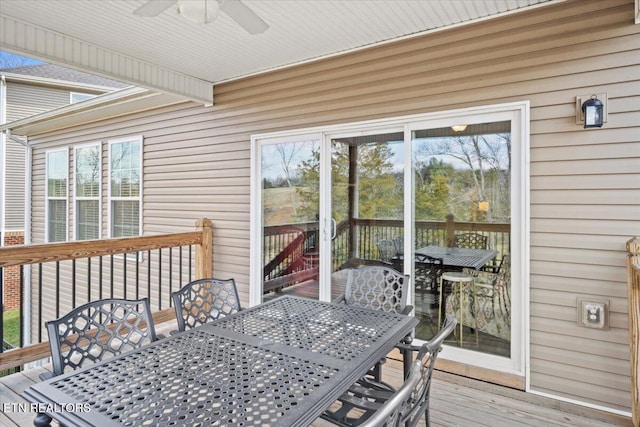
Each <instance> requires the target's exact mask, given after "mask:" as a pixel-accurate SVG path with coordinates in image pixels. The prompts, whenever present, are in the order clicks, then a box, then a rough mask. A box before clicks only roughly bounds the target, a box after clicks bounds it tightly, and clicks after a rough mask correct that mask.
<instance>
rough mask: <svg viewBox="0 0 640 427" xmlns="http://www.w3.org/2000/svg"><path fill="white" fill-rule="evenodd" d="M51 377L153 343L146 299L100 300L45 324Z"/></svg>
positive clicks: (150, 319) (149, 313)
mask: <svg viewBox="0 0 640 427" xmlns="http://www.w3.org/2000/svg"><path fill="white" fill-rule="evenodd" d="M46 326H47V332H48V333H49V347H50V349H51V361H52V363H53V373H48V372H47V373H45V374H42V375H41V378H42V379H48V378H51V377H53V376H57V375H60V374H62V373H64V371H65V370H66V369H67V368H68V369H70V370H74V369H78V368H81V367H82V366H84V365H85V364H87V363H94V362H98V361H101V360H103V359H106V358H108V357H113V356H117V355H119V354H121V353H124V352H126V351H129V350H133V349H136V348H140V347H142V346H143V345H145V344H148V343H151V342H153V341H156V340H157V339H158V337H157V336H156V332H155V327H154V324H153V318H152V317H151V309H150V305H149V299H148V298H142V299H138V300H125V299H102V300H99V301H93V302H89V303H87V304H84V305H81V306H79V307H76V308H75V309H73V310H71V311H70V312H69V313H68V314H66V315H64V316H62V317H61V318H59V319H56V320H51V321H49V322H47V323H46Z"/></svg>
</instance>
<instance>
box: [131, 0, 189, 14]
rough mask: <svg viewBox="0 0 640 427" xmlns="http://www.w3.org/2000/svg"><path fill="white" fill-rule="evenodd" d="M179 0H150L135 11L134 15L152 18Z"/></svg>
mask: <svg viewBox="0 0 640 427" xmlns="http://www.w3.org/2000/svg"><path fill="white" fill-rule="evenodd" d="M177 2H178V0H149V1H147V2H146V3H145V4H143V5H142V6H140V7H139V8H137V9H136V10H134V11H133V14H134V15H138V16H142V17H145V18H152V17H154V16H158V15H160V14H161V13H162V12H164V11H165V10H167V9H169V8H170V7H171V6H173V5H174V4H176V3H177Z"/></svg>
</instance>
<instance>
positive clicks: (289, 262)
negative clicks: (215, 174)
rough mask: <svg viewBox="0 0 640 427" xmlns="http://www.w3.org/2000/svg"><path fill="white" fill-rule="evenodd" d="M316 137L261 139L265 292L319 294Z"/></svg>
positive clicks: (269, 295) (266, 296) (269, 296)
mask: <svg viewBox="0 0 640 427" xmlns="http://www.w3.org/2000/svg"><path fill="white" fill-rule="evenodd" d="M319 148H320V144H319V140H318V139H317V138H304V137H298V138H291V139H290V140H286V139H285V140H278V141H274V142H273V143H269V142H264V143H262V144H261V145H260V162H261V165H260V167H261V172H262V175H261V177H262V181H261V200H262V206H261V209H262V215H261V217H262V224H261V226H262V242H263V245H262V248H263V250H262V256H261V260H262V266H263V267H262V273H263V274H262V294H263V298H262V299H263V300H264V301H266V300H269V299H272V298H274V297H277V296H280V295H283V294H292V295H297V296H301V297H306V298H313V299H318V296H319V287H318V279H319V244H320V241H319V237H320V236H319V223H318V219H319V206H320V202H319V188H320V177H319V172H320V169H319V164H320V152H319Z"/></svg>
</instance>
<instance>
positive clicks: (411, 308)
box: [400, 305, 413, 315]
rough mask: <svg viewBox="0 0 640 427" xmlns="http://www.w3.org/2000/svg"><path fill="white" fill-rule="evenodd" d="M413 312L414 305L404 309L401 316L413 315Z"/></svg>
mask: <svg viewBox="0 0 640 427" xmlns="http://www.w3.org/2000/svg"><path fill="white" fill-rule="evenodd" d="M412 311H413V306H412V305H407V306H406V307H405V308H404V309H402V311H401V312H400V314H404V315H409V314H411V312H412Z"/></svg>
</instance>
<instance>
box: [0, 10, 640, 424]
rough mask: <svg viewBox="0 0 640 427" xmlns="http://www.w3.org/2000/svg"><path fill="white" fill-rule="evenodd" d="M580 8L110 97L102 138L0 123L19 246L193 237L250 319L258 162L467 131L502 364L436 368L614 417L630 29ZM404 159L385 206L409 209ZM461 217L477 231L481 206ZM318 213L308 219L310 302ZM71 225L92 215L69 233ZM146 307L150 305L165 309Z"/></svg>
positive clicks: (79, 117) (622, 309)
mask: <svg viewBox="0 0 640 427" xmlns="http://www.w3.org/2000/svg"><path fill="white" fill-rule="evenodd" d="M584 4H585V2H566V3H558V4H554V5H551V6H548V7H545V8H538V9H533V10H528V11H526V12H522V13H518V14H514V15H510V16H509V17H508V18H497V19H493V20H489V21H485V22H480V23H475V24H473V25H469V26H460V27H457V28H451V29H447V30H445V31H441V32H436V33H432V34H426V35H422V36H419V37H415V38H411V39H407V40H402V41H398V42H395V43H388V44H384V45H381V46H376V47H372V48H369V49H362V50H359V51H356V52H351V53H348V54H344V55H339V56H335V57H332V58H327V59H324V60H320V61H316V62H312V63H307V64H301V65H299V66H296V67H292V68H287V69H283V70H277V71H273V72H269V73H265V74H260V75H256V76H250V77H247V78H244V79H238V80H236V81H231V82H227V83H224V84H220V85H218V86H216V90H215V104H214V105H213V106H211V107H203V106H202V105H201V104H198V103H196V102H190V101H180V100H179V99H177V98H168V97H167V96H166V95H154V96H156V97H157V98H155V99H156V101H157V104H156V106H157V107H158V108H155V109H153V108H152V104H153V102H151V103H149V104H145V103H144V102H145V101H144V100H145V99H148V98H147V97H149V96H151V95H150V93H149V92H147V91H140V92H135V93H134V92H132V91H131V90H124V91H122V92H121V93H120V94H119V95H118V96H120V98H118V96H112V95H113V94H111V95H104V96H103V97H101V98H103V99H104V103H101V99H99V98H98V99H96V100H94V101H95V107H96V109H98V108H102V107H105V108H104V109H101V110H100V111H101V114H102V118H103V120H99V117H98V116H97V114H96V112H95V110H91V109H89V110H83V109H80V108H74V107H73V106H70V107H65V108H63V109H60V110H58V111H57V114H55V113H52V114H48V115H40V116H34V117H32V118H30V119H26V120H19V121H16V122H13V123H11V124H9V125H8V126H6V127H5V128H8V129H10V130H11V132H12V134H14V135H20V136H26V137H28V140H29V143H28V147H29V150H30V156H29V158H30V159H31V160H32V161H31V163H30V165H29V167H30V168H31V177H32V179H31V189H30V198H29V200H28V201H29V206H30V212H31V216H30V218H29V222H30V224H31V227H30V232H31V233H30V234H31V242H33V243H44V242H50V241H59V240H72V239H81V238H86V237H96V236H98V237H101V236H104V237H116V236H127V235H137V234H144V235H153V234H160V233H173V232H181V231H190V230H192V229H193V226H194V222H195V220H196V219H198V218H203V217H206V218H210V219H211V220H212V221H213V225H214V233H213V235H214V243H213V272H214V276H215V277H219V278H229V277H234V278H235V279H236V282H237V283H238V286H239V292H240V295H241V298H242V300H243V304H245V305H249V304H255V303H258V302H259V301H260V300H261V298H262V286H263V279H264V276H263V267H264V264H263V262H262V259H263V257H262V249H263V245H262V243H263V240H264V236H265V235H266V233H265V230H264V229H263V226H262V224H263V219H264V217H265V216H266V212H265V206H266V203H265V200H263V196H264V193H263V192H262V191H261V190H262V188H263V187H262V185H263V183H264V181H263V179H264V178H265V177H266V176H263V175H266V174H267V172H266V170H267V167H268V165H267V163H266V162H263V161H264V160H269V158H268V156H269V155H271V153H272V151H270V149H271V148H270V147H272V146H273V145H274V144H285V145H286V144H292V145H296V144H297V145H298V146H300V147H302V146H305V145H308V146H309V147H310V148H309V151H307V157H306V158H304V160H306V161H307V164H309V163H312V161H316V160H317V161H318V162H320V163H321V166H322V167H320V168H319V170H320V173H325V172H326V171H331V170H332V169H331V159H330V157H331V154H332V152H331V147H332V146H333V147H335V146H337V145H339V144H344V145H345V146H350V145H351V146H357V145H358V144H364V143H369V142H374V141H387V142H393V144H401V146H402V147H404V148H405V151H403V152H404V153H411V149H412V147H413V146H415V144H417V142H416V141H418V140H422V139H425V138H429V137H432V136H437V135H444V134H448V133H449V132H450V130H449V129H450V128H451V127H452V126H454V125H460V124H466V125H469V126H471V127H473V126H474V125H478V126H480V125H486V126H485V128H486V129H494V133H500V134H508V135H510V139H509V141H510V146H509V156H510V157H509V164H510V165H511V166H510V169H509V170H510V177H509V178H510V183H511V185H510V187H508V188H509V189H510V191H509V190H505V193H508V195H509V196H510V206H511V211H510V212H511V216H510V218H509V219H508V220H509V221H510V228H509V234H510V248H509V249H510V255H511V259H512V263H511V275H512V276H511V283H512V285H511V288H512V289H511V290H512V294H511V297H512V301H511V305H510V308H511V332H510V334H511V343H512V344H511V348H510V350H511V351H510V353H509V355H508V356H507V357H493V356H491V355H487V354H484V353H480V352H476V351H469V350H466V351H456V350H457V349H455V348H450V347H449V346H447V347H448V348H446V349H445V351H444V353H443V355H442V360H443V362H442V365H441V366H443V368H444V369H447V370H450V371H452V372H458V373H462V374H465V375H470V376H474V377H478V378H483V379H485V380H490V381H495V382H498V383H503V384H510V385H513V386H517V387H520V388H522V389H525V390H527V391H528V392H532V393H538V394H542V395H547V396H552V397H554V398H557V399H562V400H567V401H571V402H576V403H579V404H582V405H587V406H591V407H595V408H599V409H604V410H608V411H612V412H616V413H621V414H626V415H628V414H629V413H630V368H629V331H628V328H629V324H628V306H627V293H626V292H627V288H626V279H627V273H626V268H625V242H626V241H627V240H628V239H629V238H630V237H631V236H633V235H637V234H638V233H639V230H640V26H639V25H635V24H634V23H633V17H634V15H633V14H634V10H633V3H631V2H627V3H622V2H589V3H588V8H589V13H586V14H585V7H584ZM591 94H598V95H599V98H600V99H603V100H605V107H606V110H607V113H608V116H607V120H606V123H605V124H604V126H603V127H602V128H600V129H584V128H583V126H582V124H581V121H580V117H579V116H580V108H579V106H580V105H581V101H578V102H577V101H576V98H577V97H578V98H580V100H584V99H586V98H588V97H590V96H591ZM119 99H120V102H119ZM136 103H139V104H138V106H136ZM461 132H464V131H461ZM312 149H315V150H317V151H316V152H314V154H313V155H312V154H311V153H312ZM300 153H301V151H300ZM313 156H316V157H313ZM408 157H410V156H405V157H404V158H403V160H402V166H403V167H404V169H401V170H403V171H405V172H407V174H406V177H405V179H404V181H403V182H404V183H405V191H406V192H408V194H409V196H408V197H401V198H400V200H405V201H406V200H415V199H416V196H417V195H416V194H415V193H414V190H413V189H414V187H413V186H414V185H415V184H414V183H413V182H412V179H411V176H412V169H411V168H412V162H411V159H410V158H408ZM114 159H116V160H117V161H114ZM274 162H276V161H275V160H274ZM301 165H302V163H301ZM85 166H86V169H87V170H90V171H96V170H97V171H98V173H97V174H88V175H87V176H89V177H92V178H91V179H90V186H89V187H90V188H91V189H92V191H91V192H89V193H86V194H85V193H84V190H83V192H82V194H79V193H78V192H77V190H78V187H77V186H72V185H69V182H71V180H73V179H74V178H73V177H74V176H75V175H74V174H75V172H73V171H78V170H84V169H85ZM302 166H303V165H302ZM292 169H293V168H292ZM396 170H397V169H396ZM323 171H324V172H323ZM89 187H80V188H81V189H84V188H89ZM318 188H319V189H320V191H319V192H316V193H315V194H311V195H310V196H314V197H315V196H317V194H318V193H319V194H320V197H321V198H322V197H330V196H331V192H332V191H334V190H333V189H332V188H331V179H329V177H327V176H324V175H322V176H321V177H319V178H318ZM114 189H116V191H113V190H114ZM289 195H290V194H289ZM403 196H404V195H403ZM74 200H75V201H77V200H81V201H82V200H84V201H85V202H86V203H87V205H90V206H82V204H77V203H73V202H72V201H74ZM320 200H324V199H320ZM473 200H475V201H477V202H479V203H478V206H479V208H478V211H480V212H476V214H477V215H484V214H483V213H482V212H484V213H486V210H487V205H486V204H484V203H486V201H485V200H484V199H477V200H476V199H473ZM334 202H335V201H334ZM273 205H274V206H276V207H277V203H274V204H273ZM328 206H329V204H328V203H326V200H325V203H324V204H322V205H319V207H318V211H317V216H318V218H320V228H321V233H320V235H321V236H324V237H322V241H321V242H320V245H319V247H318V251H319V253H318V254H317V256H319V257H320V264H319V266H320V269H321V271H320V278H321V280H320V281H321V283H323V284H322V286H323V288H322V289H320V295H321V296H323V297H324V298H325V299H328V296H329V292H330V289H327V286H330V283H329V281H328V280H326V278H327V277H329V274H330V273H331V270H330V264H331V263H330V262H327V261H326V260H327V259H330V257H331V254H332V252H331V249H332V246H331V245H332V244H333V243H332V241H331V239H330V237H328V236H331V234H332V230H331V215H332V212H331V211H330V210H329V208H328ZM58 208H59V209H58ZM89 209H92V210H95V211H97V212H99V213H102V215H100V214H98V215H96V216H83V214H82V212H83V211H86V210H89ZM400 214H401V217H402V218H403V219H404V224H405V228H404V235H405V237H406V236H411V235H413V234H414V232H415V230H414V223H413V218H412V212H411V207H410V206H405V207H404V209H403V210H402V211H401V213H400ZM310 217H312V215H310ZM78 218H82V221H80V220H79V219H78ZM85 220H88V221H85ZM83 233H86V234H83ZM507 246H508V245H507ZM406 247H407V246H405V248H406ZM501 250H503V248H501ZM405 254H406V251H405ZM46 286H47V285H46V284H45V288H46ZM46 291H47V289H45V292H46ZM49 291H50V289H49ZM156 294H157V293H154V295H156ZM37 298H39V295H35V294H34V295H33V299H34V300H35V299H37ZM162 298H165V300H164V302H163V306H164V307H166V306H168V303H169V300H168V299H169V295H168V294H167V295H164V296H163V297H162ZM580 300H587V301H595V302H607V303H608V307H609V315H608V324H607V325H606V326H607V327H606V328H586V327H583V326H580V325H579V324H578V323H579V322H578V321H579V319H580V316H581V312H580V310H579V309H578V308H579V305H580V303H579V301H580ZM32 309H33V310H37V307H36V306H35V305H33V306H32ZM43 310H48V311H47V313H46V316H45V318H46V317H47V316H48V317H51V316H52V312H51V311H50V310H51V308H50V307H44V308H43Z"/></svg>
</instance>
